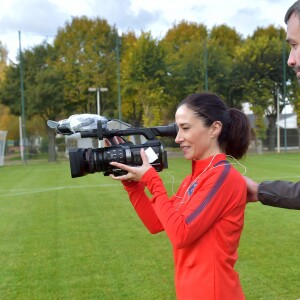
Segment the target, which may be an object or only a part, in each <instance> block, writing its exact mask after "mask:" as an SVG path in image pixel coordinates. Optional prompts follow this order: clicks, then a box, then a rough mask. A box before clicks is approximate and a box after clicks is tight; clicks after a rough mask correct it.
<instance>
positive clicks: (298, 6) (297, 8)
mask: <svg viewBox="0 0 300 300" xmlns="http://www.w3.org/2000/svg"><path fill="white" fill-rule="evenodd" d="M293 13H295V14H296V15H297V16H298V18H299V20H300V1H299V0H298V1H296V2H295V3H294V4H293V5H292V6H291V7H290V8H289V9H288V10H287V12H286V14H285V16H284V22H285V24H287V23H288V21H289V19H290V17H291V15H292V14H293Z"/></svg>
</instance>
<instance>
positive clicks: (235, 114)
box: [219, 108, 251, 159]
mask: <svg viewBox="0 0 300 300" xmlns="http://www.w3.org/2000/svg"><path fill="white" fill-rule="evenodd" d="M228 115H229V120H230V121H229V124H228V128H227V130H224V134H225V135H226V136H224V138H223V140H224V142H223V143H222V142H221V140H220V141H219V142H220V146H221V147H222V150H223V151H224V152H225V153H226V154H227V155H231V156H233V157H234V158H236V159H240V158H242V157H243V156H244V155H245V154H246V152H247V150H248V147H249V144H250V140H251V126H250V121H249V119H248V117H247V116H246V115H245V114H244V113H243V112H242V111H240V110H238V109H236V108H229V109H228ZM221 136H222V134H221ZM221 136H220V138H221Z"/></svg>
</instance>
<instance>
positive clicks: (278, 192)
mask: <svg viewBox="0 0 300 300" xmlns="http://www.w3.org/2000/svg"><path fill="white" fill-rule="evenodd" d="M245 179H246V182H247V201H248V202H256V201H260V202H261V203H262V204H264V205H270V206H276V207H281V208H288V209H300V181H299V182H296V183H294V182H289V181H282V180H275V181H264V182H261V183H257V182H255V181H253V180H252V179H250V178H248V177H245Z"/></svg>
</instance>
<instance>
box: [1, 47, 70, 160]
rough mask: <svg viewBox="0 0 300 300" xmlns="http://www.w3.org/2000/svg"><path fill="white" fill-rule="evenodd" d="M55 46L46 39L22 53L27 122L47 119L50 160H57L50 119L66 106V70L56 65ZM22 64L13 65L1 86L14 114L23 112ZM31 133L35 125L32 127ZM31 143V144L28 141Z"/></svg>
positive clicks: (2, 96) (2, 98)
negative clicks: (36, 117)
mask: <svg viewBox="0 0 300 300" xmlns="http://www.w3.org/2000/svg"><path fill="white" fill-rule="evenodd" d="M54 59H55V50H54V48H53V47H52V46H50V45H49V44H47V43H43V44H41V45H38V46H35V47H34V48H32V49H31V50H26V51H25V52H24V55H23V66H24V95H25V96H24V98H25V100H24V102H25V105H24V106H25V117H26V123H27V122H28V121H30V119H32V118H33V117H34V116H39V117H40V118H41V119H42V120H44V123H43V126H41V127H43V128H44V130H45V131H46V130H47V131H48V138H49V161H55V160H56V156H55V131H54V130H50V129H49V128H48V127H47V126H46V121H47V120H49V119H56V118H59V116H60V115H61V113H63V112H64V110H65V103H64V95H63V81H64V79H63V74H61V73H60V72H59V70H57V69H56V68H55V66H53V60H54ZM20 99H21V94H20V64H19V65H10V66H9V67H8V69H7V72H6V78H5V80H4V82H3V84H2V86H1V100H2V102H3V103H4V104H5V105H7V106H9V107H10V109H11V112H12V113H13V114H15V115H21V100H20ZM31 129H32V131H31V132H27V133H28V140H29V141H30V140H31V139H30V136H33V135H35V134H36V133H35V132H36V129H35V128H34V127H31ZM29 146H30V145H29Z"/></svg>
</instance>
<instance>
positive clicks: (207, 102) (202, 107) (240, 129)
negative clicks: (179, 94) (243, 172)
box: [178, 93, 251, 159]
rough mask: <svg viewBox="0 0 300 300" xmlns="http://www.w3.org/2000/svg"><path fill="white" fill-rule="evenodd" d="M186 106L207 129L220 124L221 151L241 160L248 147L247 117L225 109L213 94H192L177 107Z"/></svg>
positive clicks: (231, 109) (230, 109)
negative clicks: (217, 122)
mask: <svg viewBox="0 0 300 300" xmlns="http://www.w3.org/2000/svg"><path fill="white" fill-rule="evenodd" d="M181 105H186V106H187V107H188V108H189V109H191V110H193V111H194V112H195V114H196V115H197V116H198V117H199V118H201V119H202V120H203V121H204V125H205V126H207V127H209V126H211V125H212V124H213V123H214V122H216V121H219V122H221V123H222V131H221V133H220V135H219V136H218V143H219V146H220V148H221V149H222V151H223V152H224V153H225V154H227V155H231V156H233V157H234V158H236V159H239V158H242V157H243V156H244V155H245V154H246V152H247V149H248V147H249V144H250V138H251V127H250V122H249V119H248V118H247V116H246V115H245V114H244V113H243V112H241V111H240V110H238V109H235V108H229V109H228V108H227V107H226V105H225V103H224V101H223V100H222V99H221V98H220V97H219V96H217V95H216V94H213V93H200V94H192V95H189V96H188V97H187V98H185V99H184V100H182V101H181V102H180V103H179V105H178V107H180V106H181Z"/></svg>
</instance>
